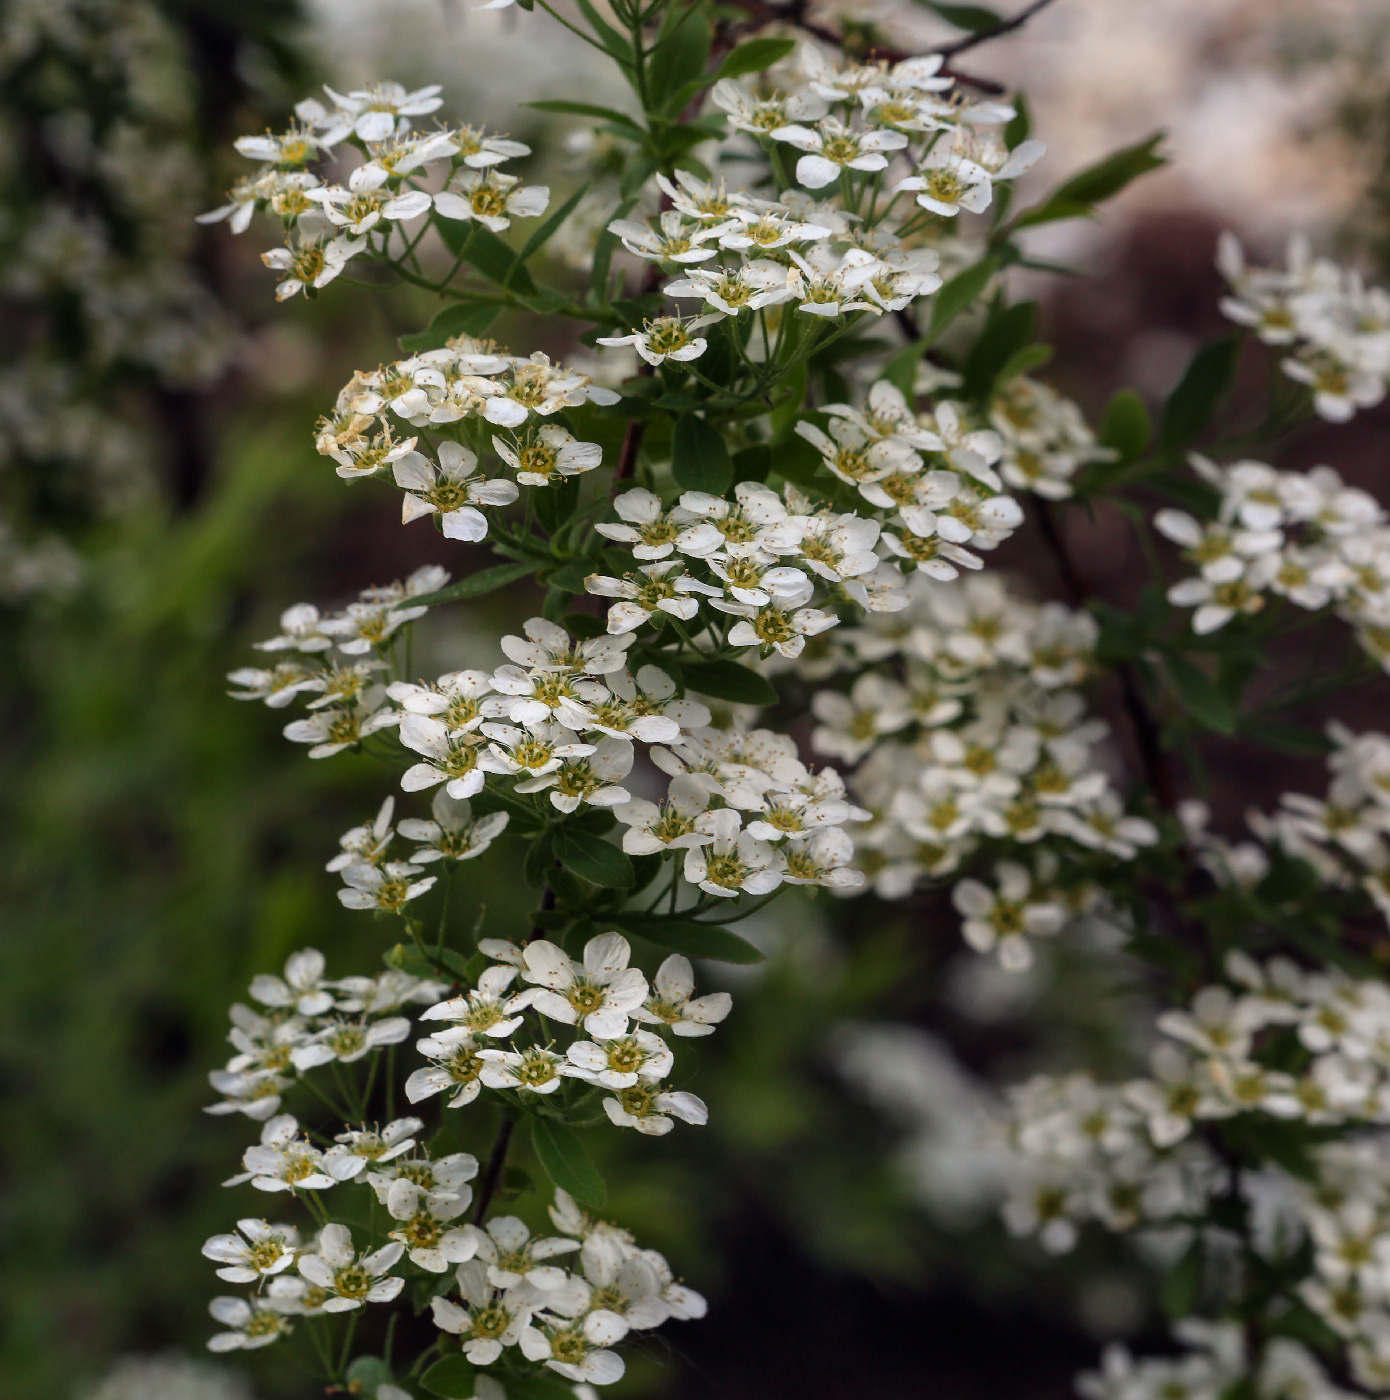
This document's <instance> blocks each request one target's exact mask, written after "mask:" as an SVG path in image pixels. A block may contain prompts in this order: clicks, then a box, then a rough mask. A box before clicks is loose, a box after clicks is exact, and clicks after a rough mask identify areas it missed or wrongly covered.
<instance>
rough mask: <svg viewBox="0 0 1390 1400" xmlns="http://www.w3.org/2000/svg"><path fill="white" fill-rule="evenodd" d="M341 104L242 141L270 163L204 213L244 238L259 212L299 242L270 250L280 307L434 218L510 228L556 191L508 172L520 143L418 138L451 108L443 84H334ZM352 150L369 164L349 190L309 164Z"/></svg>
mask: <svg viewBox="0 0 1390 1400" xmlns="http://www.w3.org/2000/svg"><path fill="white" fill-rule="evenodd" d="M325 92H326V93H327V94H328V97H329V99H330V101H331V104H332V105H331V106H325V104H324V103H322V102H320V101H318V100H317V99H315V98H310V99H308V100H307V101H304V102H301V103H299V104H298V106H297V107H296V108H295V115H296V121H295V123H294V124H293V125H292V126H291V127H290V129H289V130H288V131H284V132H278V133H273V132H266V134H265V135H263V136H243V137H240V138H239V139H238V140H237V142H236V148H237V150H238V152H239V153H240V154H241V155H243V156H246V157H248V158H249V159H251V160H258V161H260V162H261V168H260V169H259V170H258V171H256V173H255V174H254V175H249V176H247V177H245V178H244V179H242V180H239V181H238V182H237V184H236V186H235V188H234V189H232V190H231V191H230V192H229V194H228V196H227V203H226V204H224V205H222V206H221V207H219V208H217V209H213V210H211V211H210V212H209V213H207V214H203V215H201V216H200V220H201V222H203V223H218V222H221V221H222V220H224V219H225V220H227V221H228V222H229V224H230V227H231V229H232V232H233V233H242V232H244V231H245V230H246V229H247V228H248V227H250V224H251V219H252V217H253V215H254V214H255V213H256V211H257V210H258V209H265V210H268V211H269V212H271V213H272V214H274V215H275V216H276V217H278V218H279V219H280V221H281V222H282V223H283V224H284V226H285V229H286V232H287V235H288V238H287V242H286V245H285V246H284V247H283V248H274V249H272V250H271V251H270V252H268V253H266V254H264V256H263V259H262V260H263V261H264V262H265V265H266V266H267V267H269V268H272V269H273V270H274V271H276V272H278V273H280V274H281V280H280V282H279V284H278V286H277V287H276V289H275V295H276V297H277V298H279V299H280V300H282V301H283V300H284V299H285V298H286V297H292V296H294V295H295V293H296V292H300V291H303V292H313V291H318V290H319V289H320V288H322V287H326V286H327V285H328V284H329V283H330V282H331V281H333V279H334V278H335V277H337V276H338V275H339V274H340V273H341V272H342V271H343V269H344V268H345V267H346V266H347V265H348V263H349V262H350V261H351V260H352V259H353V258H354V257H356V256H358V255H359V254H363V253H377V252H384V251H385V250H386V249H387V247H388V245H389V243H390V241H391V235H392V232H393V231H395V230H397V229H399V228H401V227H403V226H404V225H406V224H408V223H411V222H413V221H414V220H417V219H419V218H420V217H421V216H423V215H426V214H429V213H431V212H433V213H434V214H435V215H437V216H438V217H440V218H443V219H448V220H459V221H463V222H465V223H473V222H475V221H476V222H477V223H478V224H479V225H480V226H481V227H483V228H485V229H487V230H488V231H489V232H491V233H500V232H501V231H502V230H503V229H506V228H508V227H509V226H510V224H511V221H512V219H514V218H536V217H537V216H539V215H541V214H543V213H544V212H545V209H546V206H547V205H548V204H549V202H550V191H549V190H548V189H547V188H546V187H545V186H544V185H523V184H522V183H521V181H520V180H519V179H518V178H517V177H516V176H514V175H507V174H505V173H503V172H502V171H501V170H500V169H499V168H498V167H499V166H501V165H503V164H505V162H507V161H509V160H514V159H516V158H518V157H520V156H526V155H529V154H530V148H529V147H527V146H525V145H523V144H522V143H521V142H520V141H511V140H508V139H507V138H505V137H501V136H493V135H489V134H488V133H487V132H485V131H481V130H477V129H475V128H473V127H469V126H459V127H436V128H434V129H433V130H429V131H416V130H414V127H413V122H412V118H415V117H423V116H427V115H429V114H430V113H432V112H436V111H438V110H439V108H440V107H441V106H442V105H443V99H442V98H440V96H439V92H440V89H439V87H438V86H433V87H424V88H419V89H418V90H416V91H414V92H407V91H406V90H405V88H403V87H402V86H401V85H400V84H399V83H393V82H384V83H374V84H371V85H370V86H368V87H364V88H361V89H357V90H354V91H352V92H349V93H346V94H343V93H338V92H334V91H333V90H332V89H331V88H325ZM344 143H350V144H351V145H352V146H354V147H356V149H357V150H358V151H359V152H361V154H362V155H364V156H365V157H366V159H365V160H364V161H363V163H362V164H360V165H358V166H357V167H356V168H355V169H354V170H353V171H352V172H351V174H350V175H349V176H348V179H347V183H346V184H345V185H343V184H338V183H333V182H325V181H324V180H322V179H320V177H319V176H318V175H316V174H314V172H313V171H312V170H311V169H310V168H309V167H310V165H311V164H313V163H314V162H316V161H320V160H324V159H326V158H327V157H329V156H330V155H333V154H334V152H335V150H336V148H338V147H340V146H342V145H343V144H344ZM445 161H447V162H448V172H447V174H446V175H445V176H444V187H443V188H442V189H440V190H437V191H434V192H430V191H428V190H425V189H422V188H421V182H422V181H423V180H425V179H426V177H427V176H429V175H430V174H431V173H432V172H433V168H434V167H436V166H439V165H441V163H442V162H445Z"/></svg>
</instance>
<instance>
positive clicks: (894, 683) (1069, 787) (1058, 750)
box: [812, 572, 1157, 966]
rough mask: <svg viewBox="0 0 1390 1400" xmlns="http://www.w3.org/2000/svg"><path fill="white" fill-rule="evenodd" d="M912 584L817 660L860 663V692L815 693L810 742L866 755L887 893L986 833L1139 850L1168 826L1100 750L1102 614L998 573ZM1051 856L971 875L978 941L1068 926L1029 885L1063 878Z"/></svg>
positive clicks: (854, 782) (874, 847)
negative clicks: (1094, 696) (1137, 803)
mask: <svg viewBox="0 0 1390 1400" xmlns="http://www.w3.org/2000/svg"><path fill="white" fill-rule="evenodd" d="M908 587H909V590H910V593H911V605H910V607H909V608H908V609H907V610H906V611H904V612H900V613H897V614H895V615H893V616H892V617H891V618H887V619H883V620H882V624H880V623H879V621H878V620H876V619H872V618H871V619H870V620H869V625H867V626H865V627H863V628H860V629H853V630H848V631H847V634H846V637H845V652H844V654H842V655H837V656H832V657H831V658H830V659H828V660H825V661H822V660H820V659H819V658H817V659H816V661H815V662H813V663H812V665H813V666H814V667H815V671H816V673H817V674H819V673H820V672H821V669H822V667H824V668H828V669H829V670H831V671H832V673H833V671H834V670H838V669H841V668H848V667H853V668H854V669H855V670H857V671H858V672H859V674H857V675H856V676H855V679H854V680H853V682H852V684H851V686H850V688H849V690H848V692H844V691H840V690H830V689H824V690H821V691H819V692H818V693H817V694H816V695H815V696H814V698H813V700H812V710H813V712H814V714H815V716H816V718H817V719H818V720H819V721H820V723H819V725H818V727H817V728H816V730H815V731H814V734H813V735H812V743H813V745H814V747H815V748H816V749H817V750H818V751H819V752H821V753H825V754H830V755H832V756H834V757H836V758H838V759H840V760H841V761H842V762H844V763H847V764H855V765H857V767H856V768H855V771H854V773H853V776H852V778H851V780H850V785H851V788H852V789H853V791H854V792H855V794H856V795H857V796H858V797H859V799H860V800H861V801H862V802H863V804H864V806H865V807H867V808H868V809H870V811H871V813H872V819H871V821H870V823H869V824H868V825H867V826H866V828H864V829H863V830H861V831H859V832H857V833H856V844H857V845H858V846H859V848H860V856H859V862H860V864H861V865H862V866H863V868H864V869H865V870H866V871H867V872H868V873H869V874H870V876H871V878H872V879H873V882H874V888H875V890H876V891H877V892H878V894H879V895H880V896H881V897H883V898H901V897H903V896H904V895H906V894H908V893H909V892H910V891H911V890H912V888H913V886H914V885H915V884H916V883H917V881H918V880H919V879H920V878H922V877H923V876H926V877H929V878H932V879H939V878H942V877H944V876H947V875H950V874H952V873H953V872H955V871H956V870H957V869H959V867H960V866H961V865H962V864H963V863H964V862H965V861H966V860H967V859H968V858H969V857H970V855H971V854H972V853H973V852H974V851H975V850H976V849H977V848H978V846H979V844H980V842H981V841H982V840H985V839H988V838H999V839H1008V840H1011V841H1014V842H1017V843H1018V844H1019V846H1020V847H1021V848H1033V852H1034V854H1035V855H1038V856H1041V855H1042V854H1043V853H1045V852H1046V853H1049V854H1048V859H1049V860H1052V859H1054V858H1055V856H1056V855H1057V854H1065V855H1067V856H1068V857H1072V856H1075V855H1076V854H1078V850H1080V851H1083V852H1084V851H1095V852H1102V853H1104V854H1106V855H1109V856H1112V857H1115V858H1118V859H1120V860H1128V859H1131V858H1132V857H1133V856H1134V854H1135V852H1136V851H1137V850H1138V849H1139V848H1141V847H1144V846H1147V845H1151V844H1152V843H1153V842H1154V841H1155V840H1156V839H1157V832H1156V831H1155V829H1154V827H1153V826H1152V824H1151V823H1149V822H1148V821H1147V820H1145V819H1144V818H1141V817H1137V816H1132V815H1127V814H1126V813H1125V812H1124V809H1123V807H1122V805H1121V803H1120V799H1119V796H1118V794H1117V793H1116V792H1115V791H1114V789H1113V787H1112V786H1111V784H1110V782H1109V780H1108V778H1107V777H1106V775H1105V773H1104V771H1103V770H1102V769H1100V768H1098V767H1097V766H1096V764H1095V760H1094V757H1093V754H1094V750H1095V746H1096V745H1097V744H1098V743H1099V742H1100V740H1101V739H1103V738H1104V736H1105V732H1106V731H1105V726H1104V724H1103V723H1102V722H1101V721H1099V720H1097V719H1095V718H1092V717H1087V715H1086V708H1085V703H1084V701H1083V699H1082V697H1081V695H1080V693H1079V691H1078V690H1077V689H1075V687H1076V686H1077V685H1078V684H1079V683H1080V682H1081V681H1082V679H1083V678H1084V676H1085V674H1086V670H1087V666H1088V660H1089V655H1090V652H1091V649H1092V647H1093V646H1094V642H1095V626H1094V623H1093V622H1092V621H1091V619H1090V618H1089V617H1088V616H1087V615H1086V614H1083V613H1073V612H1070V611H1069V610H1068V609H1066V608H1064V607H1062V606H1060V605H1058V604H1055V603H1048V604H1044V605H1042V606H1040V607H1039V606H1036V605H1033V604H1029V603H1027V602H1025V601H1023V600H1022V599H1019V598H1017V597H1014V596H1012V595H1010V594H1009V593H1008V591H1007V590H1006V588H1005V586H1004V584H1003V583H1002V581H1001V580H1000V579H999V578H998V576H997V575H994V574H980V575H978V576H975V577H970V578H966V579H964V580H961V581H958V582H956V583H953V584H943V583H940V582H937V581H935V580H932V579H930V578H929V577H926V576H925V575H923V574H922V573H920V572H919V573H917V574H914V575H912V576H911V578H910V579H909V580H908ZM869 667H873V668H874V669H868V668H869ZM1059 837H1060V838H1062V840H1061V842H1060V844H1059V843H1058V841H1057V838H1059ZM1046 865H1047V862H1046V861H1044V862H1042V863H1041V864H1039V865H1038V868H1037V871H1036V873H1035V875H1033V876H1029V875H1028V873H1027V872H1026V871H1025V870H1024V868H1023V866H1022V865H1020V864H1018V863H1016V862H1010V863H1009V864H1008V865H1007V867H1006V868H1005V869H1003V870H1001V872H1000V873H999V880H1000V888H999V891H998V895H997V896H995V895H990V894H989V893H988V892H987V891H985V890H984V889H983V887H981V886H980V885H979V883H978V882H976V881H971V882H969V883H968V884H967V885H965V886H963V887H962V889H961V891H960V892H959V894H958V896H957V902H958V903H959V904H960V905H961V907H962V909H963V911H964V912H966V913H967V916H968V918H969V919H970V921H971V922H970V924H969V925H968V927H967V935H968V936H969V937H970V938H971V941H972V942H973V943H974V944H975V946H977V947H994V946H996V945H997V946H998V947H999V949H1000V953H1001V955H1002V956H1004V957H1005V958H1007V959H1008V960H1009V961H1010V962H1011V963H1012V964H1013V965H1014V966H1024V965H1026V963H1027V960H1028V953H1027V944H1026V941H1025V940H1024V939H1023V937H1022V935H1023V934H1025V933H1030V932H1031V933H1043V932H1055V931H1056V930H1057V929H1058V928H1060V926H1061V923H1062V919H1061V914H1060V906H1058V905H1057V904H1056V902H1055V900H1054V899H1053V897H1052V896H1050V895H1048V894H1045V893H1043V892H1042V891H1041V890H1040V891H1039V892H1037V893H1030V889H1031V886H1032V884H1033V882H1034V880H1037V881H1038V883H1039V884H1040V886H1042V887H1047V886H1050V885H1053V884H1054V883H1055V879H1056V874H1057V872H1056V869H1055V866H1054V867H1052V868H1050V869H1045V868H1044V866H1046ZM1020 920H1021V921H1022V922H1018V921H1020ZM985 925H988V926H989V927H990V928H992V929H993V930H994V932H993V933H992V934H988V933H986V931H985Z"/></svg>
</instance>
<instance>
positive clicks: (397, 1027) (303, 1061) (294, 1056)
mask: <svg viewBox="0 0 1390 1400" xmlns="http://www.w3.org/2000/svg"><path fill="white" fill-rule="evenodd" d="M369 868H370V867H369ZM409 1034H410V1022H409V1021H408V1020H406V1018H405V1017H404V1016H388V1017H386V1018H384V1019H383V1020H380V1021H372V1022H371V1023H370V1024H368V1023H367V1022H365V1021H344V1020H334V1021H330V1022H328V1023H327V1024H326V1025H325V1026H324V1027H323V1028H322V1029H321V1030H318V1031H315V1032H314V1034H313V1035H311V1036H310V1037H309V1039H308V1040H306V1041H305V1042H304V1044H303V1045H300V1046H298V1047H297V1048H296V1049H294V1050H293V1051H291V1052H290V1060H291V1061H292V1063H293V1064H294V1067H295V1068H296V1069H297V1070H299V1071H300V1073H301V1074H302V1073H303V1072H304V1071H305V1070H308V1069H313V1068H315V1067H316V1066H318V1065H326V1064H330V1063H331V1062H332V1061H334V1060H337V1061H338V1062H339V1063H340V1064H344V1065H350V1064H352V1063H353V1062H354V1061H356V1060H360V1059H362V1058H363V1056H365V1055H368V1054H370V1053H371V1052H372V1051H373V1050H380V1049H381V1047H382V1046H383V1045H398V1044H399V1043H400V1042H401V1041H403V1040H404V1039H405V1038H406V1036H407V1035H409Z"/></svg>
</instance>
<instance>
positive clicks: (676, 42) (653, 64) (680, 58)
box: [647, 5, 711, 116]
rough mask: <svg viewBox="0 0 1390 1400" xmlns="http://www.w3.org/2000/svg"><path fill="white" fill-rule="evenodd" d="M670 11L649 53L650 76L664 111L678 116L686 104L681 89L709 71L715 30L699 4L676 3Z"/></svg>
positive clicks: (650, 86)
mask: <svg viewBox="0 0 1390 1400" xmlns="http://www.w3.org/2000/svg"><path fill="white" fill-rule="evenodd" d="M666 13H667V17H668V23H667V24H665V25H663V26H662V28H663V31H664V32H663V33H662V35H661V36H660V37H659V38H658V39H657V42H656V46H655V47H654V48H653V49H652V50H651V51H650V52H649V53H648V55H647V65H648V67H647V79H648V85H649V88H650V90H651V91H652V92H653V93H654V94H656V99H657V101H658V102H660V103H661V104H662V110H664V111H665V112H666V113H668V114H669V115H672V116H674V115H676V114H678V113H679V112H680V110H681V108H682V107H683V106H684V105H685V99H684V98H683V97H682V95H681V89H682V88H684V87H685V86H686V85H687V84H688V83H693V82H696V81H698V80H699V78H700V76H701V75H702V74H703V73H704V71H705V64H706V63H707V62H708V60H709V46H710V38H711V33H710V27H709V21H708V20H707V19H706V18H705V16H704V14H703V13H702V12H701V11H700V9H699V7H698V6H695V5H677V6H672V7H671V8H670V9H668V10H667V12H666Z"/></svg>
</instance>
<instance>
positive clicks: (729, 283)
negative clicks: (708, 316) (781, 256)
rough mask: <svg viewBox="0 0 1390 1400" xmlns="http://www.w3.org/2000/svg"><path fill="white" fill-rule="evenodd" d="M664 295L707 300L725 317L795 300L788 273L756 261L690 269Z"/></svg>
mask: <svg viewBox="0 0 1390 1400" xmlns="http://www.w3.org/2000/svg"><path fill="white" fill-rule="evenodd" d="M664 291H665V293H666V295H667V296H669V297H676V298H678V299H681V298H686V297H691V298H694V297H699V298H703V299H704V300H705V301H706V302H708V303H709V305H710V306H712V307H714V309H715V310H716V311H720V312H723V314H724V315H725V316H737V315H738V314H739V312H740V311H745V310H747V311H757V310H760V309H761V308H762V307H765V306H776V305H777V304H778V303H779V302H784V301H790V300H791V297H792V290H791V288H790V286H789V285H788V280H787V269H786V268H785V267H783V266H782V265H781V264H780V263H776V262H773V261H772V260H771V259H770V258H756V259H754V261H752V262H745V263H740V264H739V265H738V266H737V267H692V268H687V269H686V274H685V276H684V277H679V278H677V279H676V280H675V281H674V282H668V283H667V284H666V286H665V288H664Z"/></svg>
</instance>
